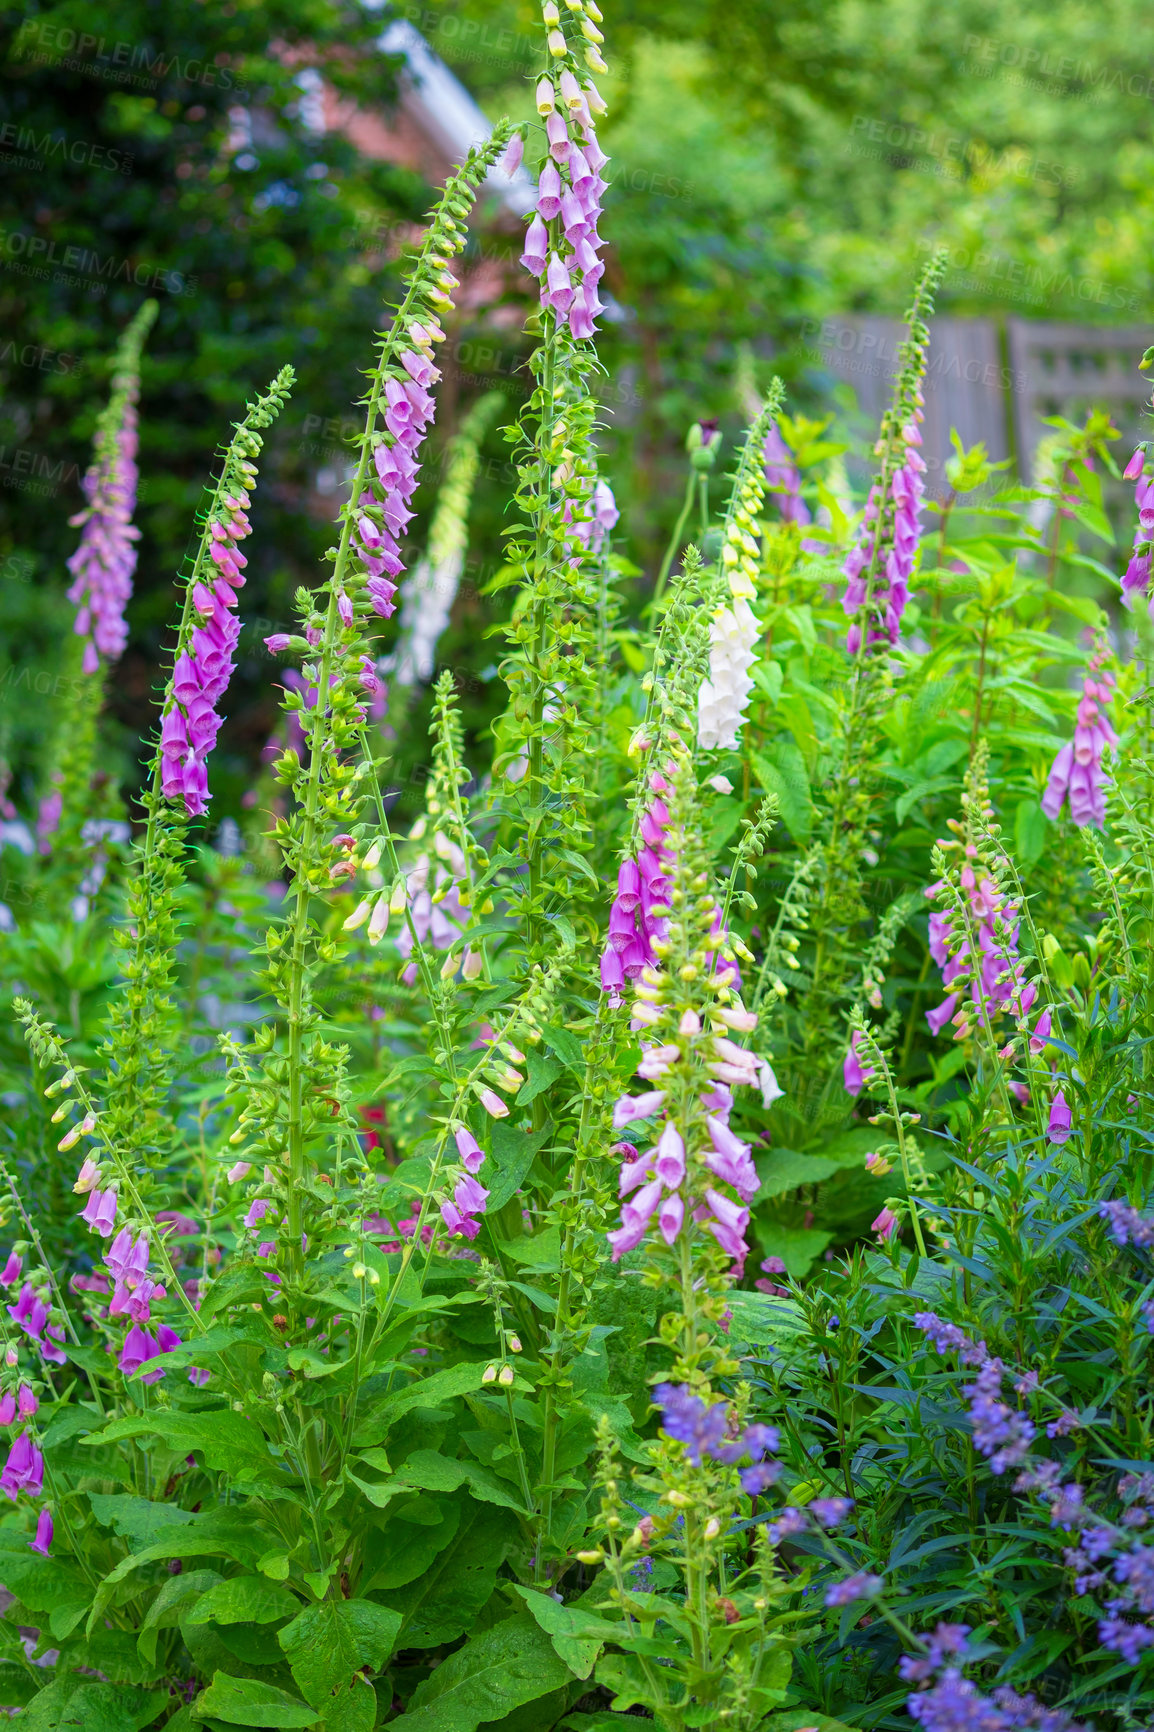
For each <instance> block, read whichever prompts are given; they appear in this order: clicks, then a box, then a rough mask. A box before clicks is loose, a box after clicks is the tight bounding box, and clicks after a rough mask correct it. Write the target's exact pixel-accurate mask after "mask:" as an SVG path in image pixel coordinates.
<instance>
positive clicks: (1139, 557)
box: [1122, 444, 1154, 607]
mask: <svg viewBox="0 0 1154 1732" xmlns="http://www.w3.org/2000/svg"><path fill="white" fill-rule="evenodd" d="M1123 474H1124V476H1125V478H1126V480H1127V481H1133V482H1134V483H1135V484H1136V485H1135V489H1134V503H1135V504H1136V505H1137V507H1138V527H1137V529H1136V530H1135V531H1134V552H1133V555H1132V557H1131V559H1130V563H1129V565H1128V566H1127V567H1126V572H1125V575H1124V576H1123V578H1122V599H1123V600H1124V601H1125V603H1126V606H1127V607H1133V606H1134V605H1135V603H1136V602H1137V601H1138V599H1139V597H1141V598H1142V599H1143V600H1145V599H1146V598H1147V596H1148V595H1149V593H1150V561H1151V552H1152V549H1154V475H1147V473H1146V446H1145V445H1144V444H1143V445H1139V447H1138V449H1137V450H1136V451H1135V453H1134V455H1133V457H1131V459H1130V461H1129V463H1127V465H1126V467H1125V469H1124V470H1123Z"/></svg>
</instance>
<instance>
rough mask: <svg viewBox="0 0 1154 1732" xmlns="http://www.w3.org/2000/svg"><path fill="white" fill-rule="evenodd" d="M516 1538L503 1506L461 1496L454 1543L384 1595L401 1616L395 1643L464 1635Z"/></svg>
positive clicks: (421, 1644)
mask: <svg viewBox="0 0 1154 1732" xmlns="http://www.w3.org/2000/svg"><path fill="white" fill-rule="evenodd" d="M515 1538H516V1526H515V1524H514V1523H513V1522H512V1521H511V1520H510V1518H509V1516H508V1514H507V1513H506V1511H504V1510H500V1509H495V1508H493V1507H492V1506H491V1505H487V1504H477V1503H473V1502H471V1501H469V1500H467V1499H466V1500H463V1503H462V1509H461V1528H460V1532H459V1534H458V1536H457V1539H456V1541H455V1543H454V1544H453V1545H451V1546H448V1547H446V1548H445V1550H444V1551H442V1552H441V1553H440V1554H439V1555H438V1556H437V1557H435V1558H434V1559H433V1560H432V1562H431V1564H430V1565H429V1568H428V1569H427V1570H426V1571H425V1572H424V1574H423V1575H421V1576H419V1577H417V1578H416V1579H415V1580H414V1581H411V1582H409V1583H408V1584H407V1585H406V1586H404V1587H402V1588H398V1589H394V1590H393V1591H391V1592H390V1593H389V1594H387V1596H385V1597H386V1599H387V1602H388V1604H389V1605H391V1606H393V1607H394V1608H395V1609H396V1610H397V1611H399V1612H400V1613H401V1615H402V1617H403V1618H404V1620H405V1621H404V1625H403V1627H402V1630H401V1634H400V1636H399V1637H398V1638H397V1646H398V1647H399V1648H438V1647H440V1646H442V1644H444V1643H445V1642H452V1641H455V1640H456V1638H457V1637H458V1636H461V1635H463V1634H464V1633H465V1631H466V1630H468V1629H469V1628H470V1627H471V1626H472V1624H473V1623H474V1621H475V1619H476V1617H477V1614H478V1612H479V1611H480V1610H481V1608H482V1607H483V1606H484V1605H485V1604H486V1602H487V1601H488V1600H489V1599H490V1598H491V1597H492V1593H493V1589H494V1587H495V1586H496V1582H497V1572H498V1570H500V1568H501V1566H502V1564H503V1563H504V1561H505V1554H506V1552H507V1551H508V1550H509V1547H510V1545H511V1544H512V1543H513V1540H514V1539H515Z"/></svg>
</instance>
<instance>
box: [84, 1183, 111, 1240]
mask: <svg viewBox="0 0 1154 1732" xmlns="http://www.w3.org/2000/svg"><path fill="white" fill-rule="evenodd" d="M116 1209H117V1196H116V1192H115V1190H113V1189H109V1190H107V1191H90V1192H89V1193H88V1202H87V1203H86V1204H85V1206H84V1209H83V1211H82V1214H81V1219H82V1220H83V1221H85V1222H87V1224H88V1226H89V1227H90V1228H91V1229H92V1231H93V1232H94V1233H99V1234H100V1235H101V1237H102V1238H104V1239H107V1237H108V1235H109V1233H111V1231H112V1229H113V1227H115V1225H116Z"/></svg>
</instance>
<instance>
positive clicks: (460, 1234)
mask: <svg viewBox="0 0 1154 1732" xmlns="http://www.w3.org/2000/svg"><path fill="white" fill-rule="evenodd" d="M441 1219H442V1221H444V1223H445V1226H446V1227H447V1228H448V1230H449V1232H450V1233H451V1234H452V1235H453V1237H454V1238H461V1239H475V1238H476V1237H477V1234H478V1233H479V1232H480V1231H481V1223H480V1221H477V1220H474V1218H473V1217H472V1216H471V1215H464V1214H462V1213H461V1211H460V1209H458V1208H457V1206H456V1204H455V1203H452V1202H449V1201H448V1200H446V1201H445V1202H443V1203H442V1204H441Z"/></svg>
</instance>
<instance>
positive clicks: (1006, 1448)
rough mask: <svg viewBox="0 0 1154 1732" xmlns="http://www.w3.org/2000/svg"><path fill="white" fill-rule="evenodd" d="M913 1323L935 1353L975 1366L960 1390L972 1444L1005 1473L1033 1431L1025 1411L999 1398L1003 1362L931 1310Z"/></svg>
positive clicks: (1021, 1455)
mask: <svg viewBox="0 0 1154 1732" xmlns="http://www.w3.org/2000/svg"><path fill="white" fill-rule="evenodd" d="M914 1326H915V1328H917V1329H920V1330H921V1332H922V1334H923V1335H925V1336H926V1338H927V1339H928V1340H929V1341H931V1342H932V1343H933V1345H934V1346H935V1347H936V1348H937V1350H938V1352H939V1353H957V1354H958V1355H959V1356H960V1357H961V1360H962V1363H963V1364H964V1365H970V1366H974V1367H976V1368H977V1371H978V1375H977V1377H976V1378H975V1380H974V1382H973V1383H971V1384H970V1385H969V1386H968V1387H967V1388H966V1389H964V1390H963V1391H962V1394H963V1396H964V1397H965V1400H966V1402H967V1404H968V1406H969V1409H970V1429H971V1431H972V1432H973V1437H974V1448H975V1449H977V1450H979V1451H980V1453H981V1454H982V1455H984V1456H985V1457H986V1458H987V1460H988V1461H989V1463H990V1467H991V1468H992V1470H993V1471H994V1473H1005V1471H1006V1469H1007V1468H1009V1467H1014V1466H1016V1465H1017V1463H1018V1462H1020V1461H1022V1460H1023V1459H1024V1458H1025V1456H1026V1454H1027V1452H1028V1451H1029V1447H1030V1444H1031V1442H1032V1441H1033V1438H1034V1435H1035V1427H1034V1424H1033V1422H1032V1421H1031V1420H1029V1419H1027V1418H1026V1416H1025V1414H1023V1413H1019V1412H1017V1411H1016V1410H1015V1409H1014V1408H1012V1407H1008V1406H1007V1405H1006V1403H1005V1402H1004V1401H1003V1400H1002V1399H1001V1393H1002V1378H1003V1376H1004V1374H1005V1366H1004V1365H1003V1364H1002V1361H1001V1360H1000V1359H994V1358H993V1357H991V1355H990V1353H989V1350H988V1349H987V1347H986V1344H985V1342H984V1341H981V1342H979V1341H971V1339H970V1337H969V1336H968V1335H966V1334H964V1333H963V1331H962V1330H960V1329H958V1328H957V1326H956V1325H955V1324H952V1323H946V1322H945V1321H943V1319H942V1318H941V1317H939V1316H938V1315H937V1313H936V1312H934V1311H918V1312H915V1314H914Z"/></svg>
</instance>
